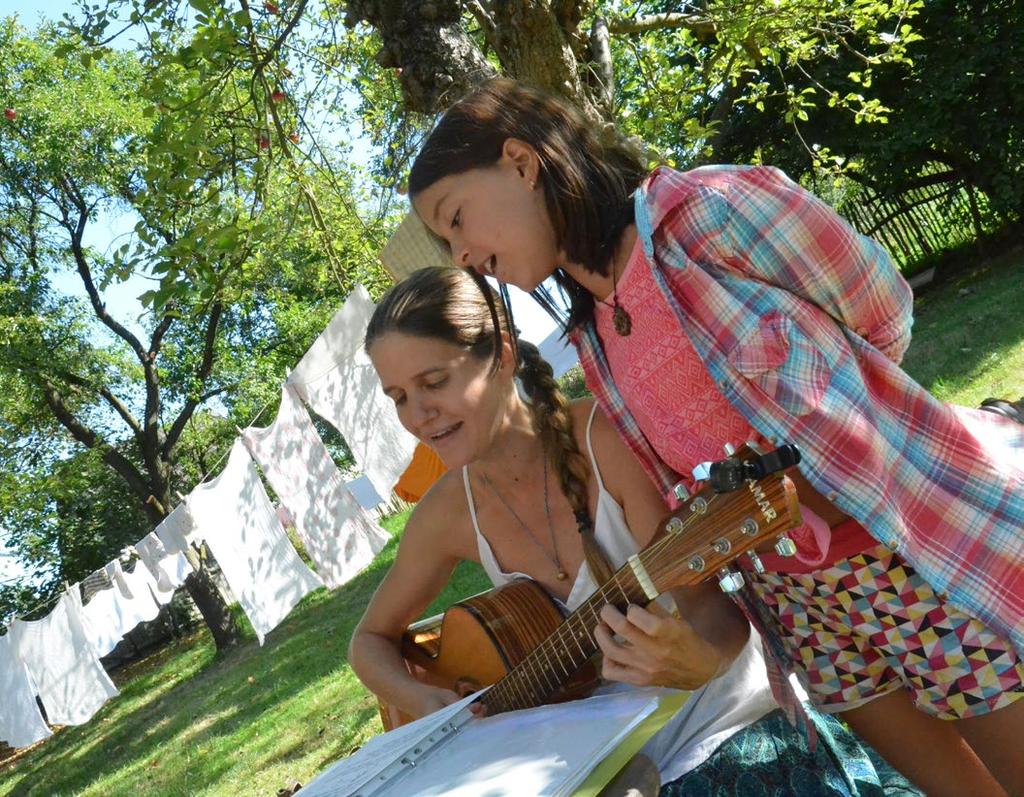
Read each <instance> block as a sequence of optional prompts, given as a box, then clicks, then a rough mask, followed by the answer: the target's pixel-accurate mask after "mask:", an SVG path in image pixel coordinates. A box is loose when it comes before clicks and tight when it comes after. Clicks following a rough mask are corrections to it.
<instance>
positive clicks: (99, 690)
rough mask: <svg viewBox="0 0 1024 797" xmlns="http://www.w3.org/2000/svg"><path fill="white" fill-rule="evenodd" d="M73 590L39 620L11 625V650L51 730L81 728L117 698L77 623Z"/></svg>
mask: <svg viewBox="0 0 1024 797" xmlns="http://www.w3.org/2000/svg"><path fill="white" fill-rule="evenodd" d="M81 612H82V604H81V601H80V600H79V598H78V585H77V584H76V585H75V586H73V587H72V588H71V590H70V591H69V592H65V593H64V594H63V595H61V597H60V599H59V600H58V602H57V605H56V606H55V607H54V609H53V611H52V612H50V613H49V614H48V615H47V616H46V617H44V618H43V619H42V620H31V621H30V620H15V621H14V622H13V623H12V624H11V630H10V637H11V645H12V648H13V649H14V653H15V655H16V656H17V657H18V658H19V659H21V661H22V662H24V664H25V667H26V669H28V672H29V677H30V678H31V679H32V682H33V683H34V684H35V688H36V693H37V694H38V695H39V699H40V700H42V701H43V707H44V708H45V709H46V717H47V719H48V720H49V722H50V724H51V725H81V724H82V723H85V722H88V721H89V720H90V719H91V718H92V716H93V714H95V713H96V712H97V711H99V709H100V707H101V706H102V705H103V704H104V703H105V702H107V700H108V699H110V698H111V697H114V695H116V694H117V689H116V688H115V686H114V684H113V682H112V681H111V680H110V678H109V677H108V676H107V673H106V672H105V671H104V669H103V667H102V665H101V664H100V662H99V660H98V659H97V658H96V653H95V651H94V650H93V647H92V644H91V643H90V642H89V637H88V635H87V634H86V631H85V628H84V627H83V624H82V616H81Z"/></svg>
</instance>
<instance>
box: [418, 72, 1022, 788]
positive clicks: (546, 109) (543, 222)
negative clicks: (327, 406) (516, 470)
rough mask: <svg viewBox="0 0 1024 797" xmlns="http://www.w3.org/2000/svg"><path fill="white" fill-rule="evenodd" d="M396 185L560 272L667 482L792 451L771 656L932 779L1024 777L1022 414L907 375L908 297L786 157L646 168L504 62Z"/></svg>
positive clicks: (481, 242) (765, 566)
mask: <svg viewBox="0 0 1024 797" xmlns="http://www.w3.org/2000/svg"><path fill="white" fill-rule="evenodd" d="M409 191H410V196H411V197H412V201H413V206H414V208H415V210H416V212H417V213H418V215H419V216H420V217H421V219H422V220H423V221H424V223H425V224H426V225H427V227H428V228H429V229H430V230H431V231H432V232H433V233H434V234H435V235H437V236H438V237H440V238H441V239H442V240H444V241H445V242H447V243H448V245H449V247H450V249H451V253H452V259H453V261H454V263H455V264H456V265H457V266H460V267H464V268H473V269H475V270H476V271H478V272H479V273H481V274H484V275H487V276H493V277H495V278H497V279H498V280H499V281H500V282H502V283H510V284H513V285H516V286H517V287H519V288H521V289H523V290H526V291H532V292H533V293H534V295H535V297H537V298H538V300H540V301H541V302H542V303H543V304H545V305H546V306H547V307H548V308H549V309H551V310H553V311H555V312H557V306H556V305H554V304H552V302H550V301H549V300H548V297H547V294H546V293H545V292H544V290H543V289H542V288H541V287H540V286H541V283H542V282H543V281H544V280H545V279H546V278H548V277H549V276H550V277H553V278H554V279H555V281H556V282H557V284H558V285H559V287H560V288H561V290H562V293H563V294H564V296H565V298H566V299H567V303H568V308H569V309H568V313H567V315H566V317H565V318H564V320H565V329H566V332H567V333H568V335H569V337H570V339H571V340H572V341H573V343H574V344H575V345H576V347H577V349H578V350H579V353H580V359H581V363H582V365H583V367H584V371H585V373H586V375H587V382H588V385H589V386H590V388H591V389H592V390H593V391H594V394H595V397H596V398H597V400H598V402H599V403H600V404H601V407H602V409H603V410H604V411H605V413H606V415H607V416H608V418H609V420H610V421H611V422H612V424H613V426H614V427H615V428H616V429H617V431H618V432H619V434H620V435H621V436H622V437H623V439H624V440H625V441H626V443H627V444H628V445H629V446H630V448H632V450H633V451H634V452H635V453H636V454H637V455H638V457H639V458H640V460H641V461H642V462H643V463H644V465H645V467H646V468H647V471H648V473H649V475H650V476H651V478H652V480H653V481H654V482H655V484H656V485H658V486H659V488H660V489H661V490H662V492H663V494H665V495H666V496H671V493H672V491H673V488H674V487H676V486H677V485H678V484H680V483H682V484H683V485H684V486H688V484H689V482H692V481H693V479H692V478H690V477H689V476H688V474H690V473H692V472H693V471H694V468H695V467H698V466H699V465H700V463H702V462H704V461H706V460H714V459H719V458H720V457H721V451H722V447H723V446H724V445H726V444H730V445H738V444H740V443H742V442H744V441H746V440H752V441H754V442H756V443H759V444H761V445H767V446H769V447H770V446H772V445H775V444H780V443H784V442H789V443H795V444H796V445H797V446H799V448H800V449H801V452H802V454H803V462H802V464H801V466H800V468H801V472H802V477H801V478H799V479H798V489H799V492H800V498H801V504H802V506H803V508H804V515H805V521H806V524H805V526H804V527H803V528H802V529H800V530H799V531H798V532H797V533H796V534H795V535H794V537H795V541H796V543H797V555H796V556H795V557H791V558H785V557H782V556H779V555H775V554H773V553H771V552H767V553H765V554H764V555H762V556H761V558H760V560H756V559H751V560H750V561H748V562H747V563H746V564H745V565H744V566H745V572H746V576H747V580H748V582H749V584H750V587H751V589H752V592H750V593H748V594H747V601H746V605H747V610H748V613H750V614H752V616H751V619H752V620H754V621H755V624H758V625H759V626H760V628H761V630H762V633H763V634H764V635H765V637H766V643H767V645H766V646H767V648H768V651H769V652H770V653H772V654H773V655H772V658H773V659H774V660H775V663H776V664H777V665H779V666H781V667H783V668H785V669H792V670H793V671H794V672H795V673H796V674H797V676H798V678H799V679H800V681H801V683H802V685H803V686H804V688H805V689H806V691H807V692H808V694H809V696H810V699H811V701H812V702H813V703H814V704H815V705H816V706H817V707H819V708H820V709H822V710H824V711H828V712H832V713H836V714H839V715H840V716H841V717H842V718H843V719H844V720H845V721H846V722H848V723H849V724H850V725H851V726H852V727H853V728H854V729H855V730H856V731H857V732H858V733H860V734H861V735H862V736H863V737H864V738H866V739H867V740H868V741H869V742H870V743H871V744H872V745H874V746H875V747H876V748H877V749H878V750H879V751H880V752H881V753H882V754H883V755H885V756H886V758H888V759H889V760H890V761H891V762H892V763H893V764H894V765H896V766H897V767H898V768H899V769H901V770H902V771H903V772H904V773H905V774H907V775H908V776H909V777H910V778H911V779H912V780H914V781H915V782H916V783H917V784H918V785H919V786H921V787H922V788H923V789H924V790H925V791H926V792H927V793H929V794H951V795H967V794H986V795H987V794H1000V793H1003V792H1004V791H1005V792H1009V793H1011V794H1024V757H1022V756H1020V755H1019V742H1017V741H1015V740H1019V739H1020V738H1021V734H1022V732H1024V701H1022V700H1021V699H1020V698H1022V697H1024V665H1022V663H1021V660H1020V658H1019V656H1018V651H1021V650H1024V535H1022V534H1021V529H1022V528H1024V427H1019V426H1018V425H1016V424H1014V423H1013V422H1012V421H1010V420H1008V419H1006V418H1002V417H1000V416H998V415H995V414H991V413H985V412H978V411H970V410H964V409H961V408H952V407H948V406H946V405H943V404H942V403H941V402H938V401H936V400H935V399H934V398H933V397H931V396H930V395H929V394H928V393H927V391H925V390H924V389H923V388H921V387H920V386H919V385H917V384H916V383H915V382H914V381H913V380H911V379H910V378H909V377H908V376H907V375H906V374H905V373H904V372H903V371H902V370H901V369H900V368H899V366H898V363H899V361H900V359H901V357H902V355H903V352H904V351H905V350H906V347H907V345H908V343H909V340H910V325H911V310H912V296H911V294H910V291H909V288H908V287H907V285H906V283H905V282H904V281H903V280H902V278H901V277H900V276H899V274H898V272H897V271H896V270H895V269H894V268H893V266H892V263H891V261H890V260H889V258H888V256H887V254H886V253H885V251H884V250H883V249H882V248H881V247H880V246H878V245H877V244H876V243H875V242H873V241H871V240H870V239H867V238H865V237H863V236H860V235H859V234H857V233H856V231H854V230H853V229H852V228H850V227H849V225H847V224H846V223H845V222H844V221H843V220H842V219H840V218H839V217H838V216H837V215H836V214H835V213H834V212H832V211H831V210H830V209H829V208H828V207H827V206H825V205H824V204H823V203H821V202H819V201H818V200H816V199H815V198H814V197H813V196H811V195H810V194H808V193H807V192H806V191H804V190H803V189H801V188H800V187H799V186H798V185H796V184H794V183H793V182H791V181H790V180H788V179H787V178H786V177H785V175H783V174H782V173H781V172H779V171H778V170H776V169H772V168H765V167H738V166H724V167H723V166H719V167H705V168H702V169H696V170H693V171H690V172H682V173H681V172H676V171H674V170H671V169H667V168H660V169H656V170H655V171H654V172H653V173H651V174H647V173H645V170H644V169H643V168H642V166H641V165H640V163H639V162H638V160H637V159H636V158H635V157H634V156H632V155H631V154H630V153H629V152H627V151H626V150H624V149H623V148H622V147H621V146H619V145H617V144H609V143H602V142H601V141H600V140H599V138H598V135H597V134H596V132H595V129H594V126H593V125H592V124H590V123H588V122H587V121H586V120H584V119H583V118H582V116H580V115H579V114H578V113H577V112H576V111H575V110H573V109H572V108H570V107H569V106H567V105H566V104H564V103H562V102H560V101H558V100H556V99H554V98H551V97H549V96H546V95H544V94H541V93H539V92H537V91H535V90H532V89H529V88H527V87H525V86H522V85H521V84H517V83H515V82H512V81H508V80H501V79H498V80H493V81H490V82H488V83H487V84H485V85H484V86H482V87H481V88H479V89H477V90H476V91H475V92H474V93H473V94H471V95H469V96H468V97H467V98H465V99H463V100H462V101H461V102H459V103H457V104H456V105H455V106H453V107H452V108H451V109H450V110H449V111H448V112H447V113H446V114H445V116H444V118H443V119H442V120H441V121H440V122H439V123H438V125H437V127H436V128H435V129H434V131H433V132H432V133H431V134H430V136H429V137H428V139H427V141H426V143H425V144H424V147H423V149H422V151H421V153H420V155H419V156H418V157H417V159H416V162H415V163H414V165H413V168H412V171H411V173H410V179H409ZM758 619H760V620H761V622H760V623H758V622H757V621H758ZM606 621H607V624H608V627H609V628H610V629H611V630H613V631H615V632H617V633H618V634H619V635H620V638H626V637H630V636H631V635H635V634H637V633H642V631H641V629H639V628H637V627H636V625H635V624H633V623H630V621H628V620H627V619H626V618H625V617H622V616H621V615H619V616H614V615H613V616H610V617H608V618H606ZM602 648H603V650H604V654H605V659H606V664H605V669H606V675H608V677H612V678H615V679H617V680H625V681H630V680H632V681H633V682H636V683H643V682H644V680H645V673H644V668H643V667H642V666H641V663H640V662H639V661H638V660H637V659H636V657H635V656H634V655H633V649H632V648H631V647H630V646H628V645H620V644H618V643H615V642H614V641H611V642H608V643H606V644H604V645H602ZM609 668H611V671H610V672H609ZM780 699H782V700H785V695H781V697H780ZM1014 750H1017V751H1018V753H1014Z"/></svg>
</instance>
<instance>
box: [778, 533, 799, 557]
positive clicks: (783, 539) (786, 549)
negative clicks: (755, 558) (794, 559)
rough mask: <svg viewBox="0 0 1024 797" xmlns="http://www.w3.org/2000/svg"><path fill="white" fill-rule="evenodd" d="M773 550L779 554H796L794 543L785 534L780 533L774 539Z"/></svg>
mask: <svg viewBox="0 0 1024 797" xmlns="http://www.w3.org/2000/svg"><path fill="white" fill-rule="evenodd" d="M775 552H776V553H777V554H778V555H779V556H794V555H795V554H796V543H795V542H793V541H792V540H791V539H790V538H789V537H787V536H786V535H785V534H780V535H779V536H778V537H776V539H775Z"/></svg>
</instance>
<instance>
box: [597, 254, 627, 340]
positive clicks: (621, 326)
mask: <svg viewBox="0 0 1024 797" xmlns="http://www.w3.org/2000/svg"><path fill="white" fill-rule="evenodd" d="M599 301H600V302H601V304H603V305H605V306H606V307H611V308H612V327H614V328H615V332H616V334H618V336H619V337H621V338H625V337H629V333H630V332H632V331H633V319H632V318H630V317H629V313H628V312H627V310H626V308H625V307H623V306H622V305H621V304H619V281H618V280H617V279H615V266H614V264H613V265H612V303H611V304H608V300H607V299H600V300H599Z"/></svg>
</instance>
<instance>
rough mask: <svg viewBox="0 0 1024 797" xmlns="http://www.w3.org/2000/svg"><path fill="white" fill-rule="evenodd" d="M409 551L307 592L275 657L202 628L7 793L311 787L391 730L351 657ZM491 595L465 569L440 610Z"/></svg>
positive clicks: (21, 764) (34, 759)
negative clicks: (220, 648) (374, 600)
mask: <svg viewBox="0 0 1024 797" xmlns="http://www.w3.org/2000/svg"><path fill="white" fill-rule="evenodd" d="M405 520H406V515H398V516H395V517H393V518H390V519H389V520H388V521H387V522H386V523H385V525H386V526H387V527H388V528H389V530H390V531H391V532H392V533H393V534H396V535H397V533H398V531H399V530H400V529H401V528H403V527H404V525H405ZM396 543H397V538H396V539H395V540H392V542H391V543H390V544H389V545H388V547H387V548H385V550H384V551H383V553H382V554H381V555H380V556H379V557H378V558H377V559H376V560H375V562H374V563H373V565H372V566H371V567H370V568H369V569H368V570H366V571H365V572H363V573H362V574H360V575H359V576H358V577H357V578H356V579H354V580H353V581H351V582H349V583H348V584H347V585H346V586H345V588H344V589H341V590H337V591H335V592H333V593H328V592H326V591H325V590H318V591H317V592H316V593H313V594H311V595H309V596H307V598H306V599H305V600H304V601H303V602H302V603H301V604H300V605H299V606H298V607H297V608H296V609H295V611H293V612H292V613H291V614H290V615H289V616H288V618H287V619H286V620H285V622H284V623H282V624H281V625H280V626H278V628H276V629H275V630H274V631H273V632H272V633H271V634H269V635H268V636H267V638H266V640H265V644H264V646H263V647H262V648H261V647H259V645H258V644H257V643H256V641H255V637H250V640H249V641H247V642H246V643H245V644H243V645H242V646H241V647H240V648H238V649H236V650H234V651H231V652H230V653H228V654H227V655H224V656H217V655H216V653H215V651H214V649H213V645H212V642H211V640H210V637H209V634H208V633H207V632H206V631H205V630H203V631H201V632H198V633H196V634H194V635H193V636H191V637H189V638H187V639H184V640H181V641H179V642H178V643H176V644H174V645H172V646H169V647H167V648H165V649H164V650H162V651H160V652H159V653H157V654H156V655H153V656H151V657H149V658H148V659H146V660H145V661H143V662H139V663H138V664H136V665H134V666H133V667H130V668H126V669H125V670H123V671H121V672H118V673H117V674H116V675H115V678H114V679H115V681H116V682H117V685H118V688H119V689H120V691H121V694H120V695H119V696H118V697H116V698H115V699H113V700H111V701H110V702H108V703H107V704H106V705H105V706H104V707H103V708H102V709H101V710H100V712H99V713H98V714H97V715H96V716H95V717H93V719H92V720H91V721H90V722H89V723H87V724H86V725H83V726H80V727H74V728H72V727H67V728H63V729H61V730H60V731H58V732H57V733H56V734H55V735H54V736H53V737H52V738H50V739H49V740H47V741H46V742H44V743H42V744H40V745H38V746H37V747H36V748H35V749H33V750H31V751H29V752H27V753H26V754H23V755H22V756H21V757H20V758H18V759H17V760H15V761H14V762H13V763H11V764H8V765H6V766H2V765H0V795H3V796H4V797H7V795H11V796H12V797H13V795H19V796H20V795H33V796H35V795H38V797H71V795H82V796H83V797H85V796H86V795H88V797H110V796H111V795H131V796H132V797H157V795H160V796H161V797H163V796H164V795H167V797H170V796H171V795H175V796H178V795H180V796H181V797H185V795H189V797H192V796H193V795H223V797H243V796H244V797H248V796H249V795H262V796H263V797H273V796H274V795H275V794H276V793H277V791H278V789H280V788H282V787H284V786H286V785H292V784H294V782H295V781H296V780H298V781H300V782H302V783H306V782H308V781H309V780H310V779H311V778H312V776H313V775H314V774H316V773H317V772H319V771H320V770H322V769H323V768H324V767H326V766H327V765H328V764H330V763H331V762H333V761H335V760H337V759H339V758H342V757H344V756H346V755H348V754H349V753H351V752H352V751H353V750H355V749H356V748H358V747H359V746H360V745H362V744H363V743H364V742H365V741H366V740H367V739H368V738H370V737H371V736H373V735H375V734H377V733H380V730H381V726H380V720H379V718H378V715H377V703H376V700H375V699H373V698H372V697H371V696H370V695H369V694H368V693H367V692H366V691H365V690H364V689H363V688H362V687H361V686H360V684H359V682H358V681H357V679H356V677H355V675H354V674H353V672H352V670H351V668H350V667H349V666H348V663H347V661H346V649H347V647H348V641H349V638H350V637H351V635H352V631H353V629H354V628H355V625H356V623H357V622H358V620H359V618H360V616H361V615H362V611H363V608H364V607H365V606H366V603H367V601H368V600H369V598H370V595H371V594H372V593H373V590H374V589H375V588H376V586H377V584H378V582H379V581H380V579H381V577H382V576H383V575H384V573H385V571H386V570H387V568H388V567H389V566H390V565H391V562H392V561H393V559H394V554H395V547H396ZM488 586H489V583H488V582H487V580H486V576H484V575H483V571H482V570H481V569H480V568H479V567H478V566H476V565H472V566H466V565H463V566H460V567H459V568H458V569H457V570H456V572H455V575H454V577H453V579H452V582H451V583H450V584H449V586H448V589H447V590H446V592H445V593H444V594H442V595H441V596H440V597H439V598H438V600H437V601H436V602H435V604H434V605H433V606H432V607H431V608H430V609H429V610H428V614H434V613H436V612H438V611H441V610H442V609H443V607H445V606H448V605H450V604H451V603H453V602H454V601H456V600H458V599H459V598H461V597H463V596H465V595H470V594H473V593H476V592H479V591H481V590H483V589H486V588H487V587H488Z"/></svg>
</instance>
